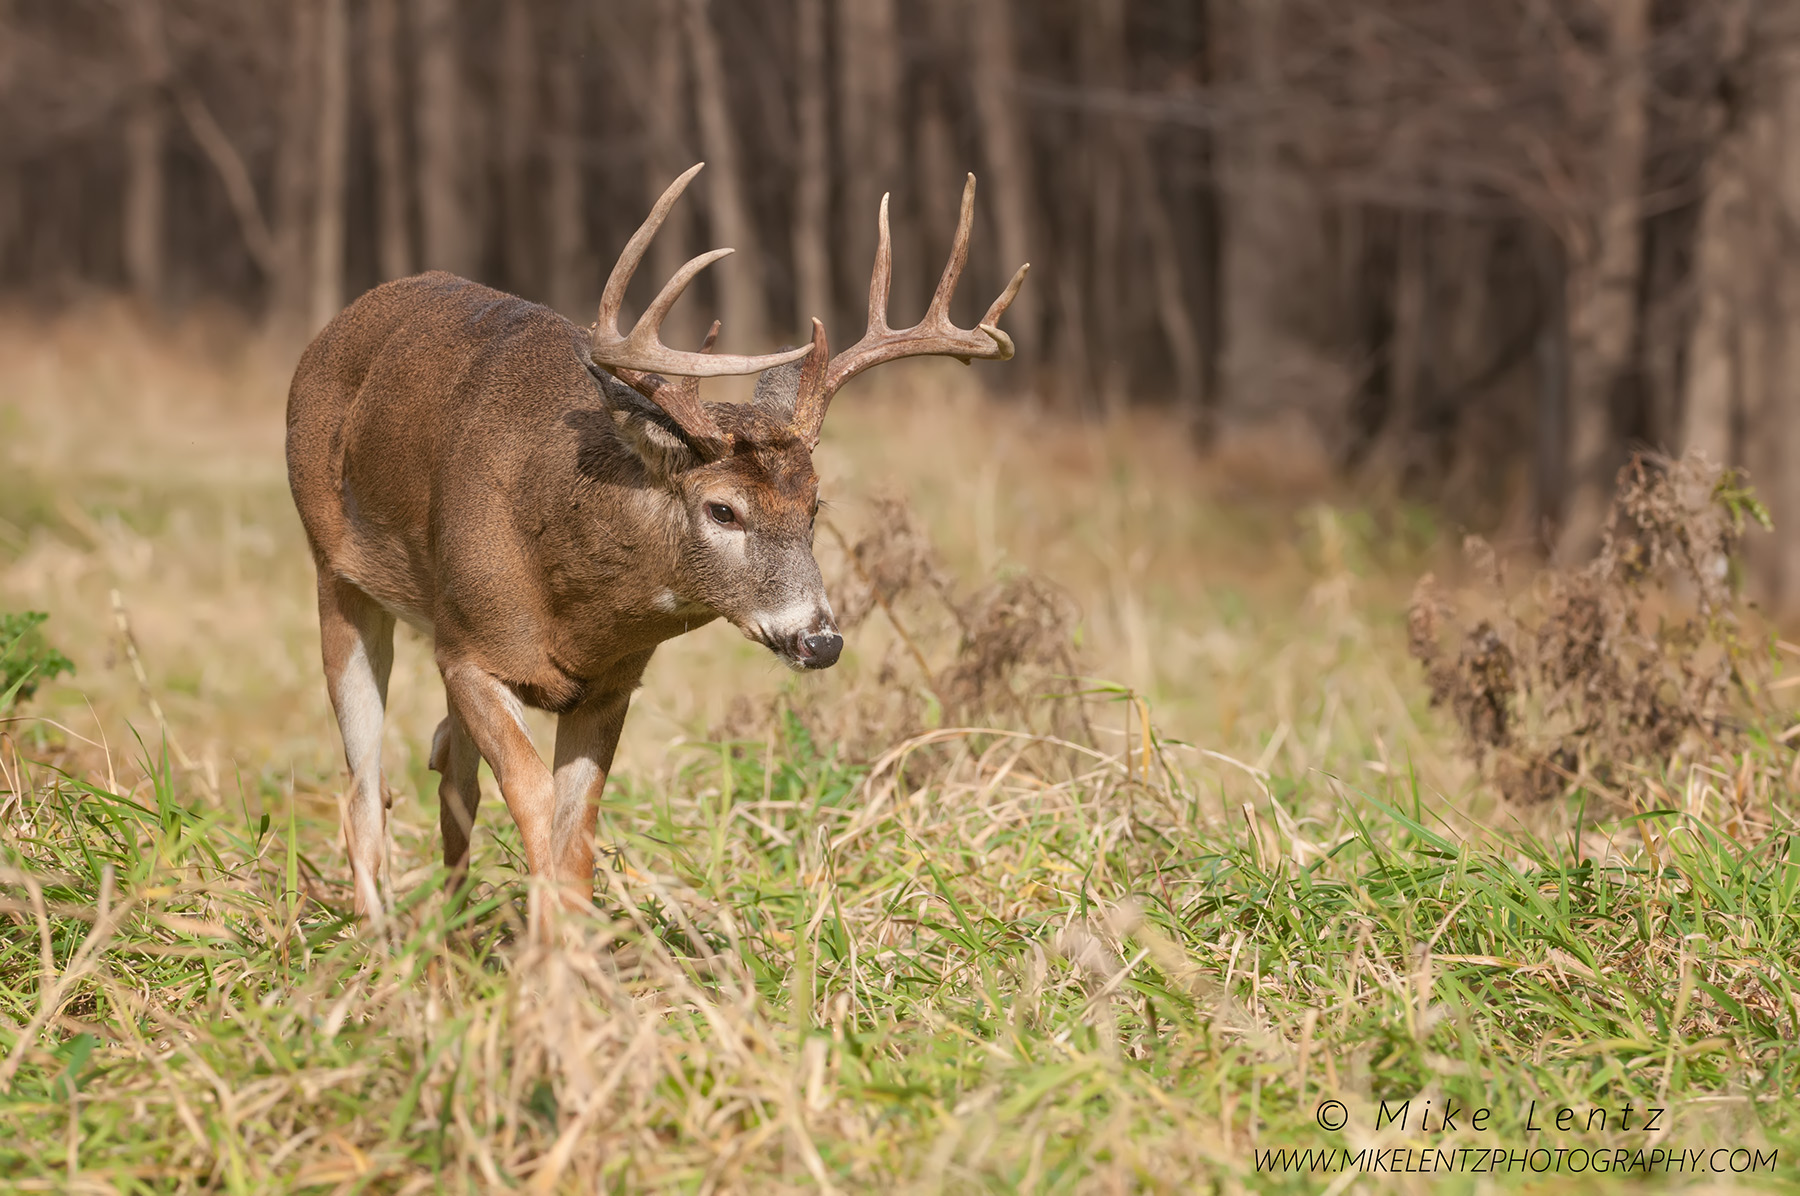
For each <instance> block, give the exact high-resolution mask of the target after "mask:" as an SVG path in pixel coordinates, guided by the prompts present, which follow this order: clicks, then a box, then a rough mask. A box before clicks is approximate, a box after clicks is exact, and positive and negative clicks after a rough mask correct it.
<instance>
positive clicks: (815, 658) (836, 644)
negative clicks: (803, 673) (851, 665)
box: [800, 631, 844, 669]
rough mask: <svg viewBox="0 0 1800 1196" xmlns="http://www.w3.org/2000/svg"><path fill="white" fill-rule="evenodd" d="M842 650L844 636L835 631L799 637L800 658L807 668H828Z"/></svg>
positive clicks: (835, 661) (834, 662)
mask: <svg viewBox="0 0 1800 1196" xmlns="http://www.w3.org/2000/svg"><path fill="white" fill-rule="evenodd" d="M843 650H844V637H843V636H841V635H839V634H838V633H837V632H835V631H822V632H819V633H818V634H816V635H806V636H801V637H800V660H801V662H802V663H803V664H805V665H806V667H807V668H809V669H828V668H830V667H831V666H832V665H834V664H836V663H837V659H838V655H839V654H840V653H842V652H843Z"/></svg>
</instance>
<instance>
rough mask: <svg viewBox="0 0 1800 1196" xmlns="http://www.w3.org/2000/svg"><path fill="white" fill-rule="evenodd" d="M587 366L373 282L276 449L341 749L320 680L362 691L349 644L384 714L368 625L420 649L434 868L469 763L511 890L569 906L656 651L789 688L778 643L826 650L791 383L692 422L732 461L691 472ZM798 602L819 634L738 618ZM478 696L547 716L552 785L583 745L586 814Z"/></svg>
mask: <svg viewBox="0 0 1800 1196" xmlns="http://www.w3.org/2000/svg"><path fill="white" fill-rule="evenodd" d="M588 359H589V348H588V334H587V331H586V330H585V329H581V328H577V327H576V326H574V325H573V324H571V323H569V321H567V320H565V319H564V318H563V317H561V316H559V315H557V314H556V313H555V312H552V311H550V310H548V309H546V308H543V307H540V306H538V305H536V304H532V303H528V302H526V301H525V300H523V299H518V298H514V297H513V296H510V295H505V294H501V293H500V292H498V291H494V290H491V289H489V288H487V287H483V286H480V285H477V284H475V283H472V282H468V281H466V280H464V279H460V278H456V277H454V276H452V275H448V274H443V273H432V274H423V275H420V276H418V277H416V278H408V279H403V280H401V281H398V282H393V283H389V284H387V285H385V286H382V287H378V288H376V289H375V290H373V291H370V292H369V293H368V294H366V295H364V296H363V297H362V298H360V299H358V300H357V301H356V302H355V303H353V304H352V305H351V306H350V307H349V308H347V309H346V310H345V311H344V312H343V313H342V314H341V315H339V316H338V317H337V318H336V319H335V320H333V321H332V322H331V323H330V324H329V325H328V326H327V327H326V328H325V330H324V331H323V332H321V333H320V334H319V336H318V338H317V339H316V340H315V341H314V342H313V343H312V345H311V346H310V347H309V348H308V349H307V350H306V352H305V354H304V355H303V356H302V357H301V359H300V364H299V367H298V369H297V370H296V372H295V375H294V381H293V386H292V389H291V391H290V393H289V398H288V448H287V451H288V474H289V480H290V484H291V486H292V489H293V493H294V501H295V504H296V506H297V507H298V508H299V511H300V517H301V521H302V522H303V523H304V525H305V527H306V533H307V536H308V539H309V541H310V543H311V545H312V549H313V555H314V559H315V561H316V563H317V565H318V570H319V578H320V591H321V598H320V614H321V627H322V629H323V631H324V636H323V638H324V640H325V644H324V648H325V657H326V661H325V664H326V673H327V677H328V679H330V680H331V683H332V685H333V686H334V689H333V697H334V701H337V702H338V706H339V720H340V726H344V724H345V720H346V718H358V717H361V718H364V719H365V720H366V718H367V716H366V715H359V714H357V713H356V711H355V710H351V711H350V712H349V713H347V712H346V703H349V705H351V706H352V707H354V706H355V701H354V699H350V698H347V699H345V700H344V701H339V700H338V689H337V687H338V686H339V684H340V682H339V681H338V680H337V679H338V678H339V677H341V676H343V675H345V673H344V671H345V670H346V669H351V670H352V671H355V670H357V669H359V668H360V667H361V664H360V663H359V658H358V657H357V655H356V647H357V644H358V642H359V641H360V642H361V643H362V644H363V646H364V655H363V658H361V659H366V660H368V661H374V662H376V667H377V672H378V673H379V674H380V676H379V686H380V688H381V689H382V690H383V691H385V663H384V661H385V659H386V658H387V653H388V652H389V649H387V648H386V641H387V640H388V637H391V631H392V618H391V617H388V616H397V617H399V618H402V619H405V620H407V621H408V622H411V623H413V624H415V625H416V626H418V627H420V628H421V629H423V630H426V631H428V632H429V633H430V634H431V635H432V637H433V639H434V643H435V649H436V655H437V660H438V665H439V668H440V670H441V671H442V672H443V674H444V677H445V684H446V690H447V693H448V696H449V704H450V708H451V709H450V716H449V718H447V720H446V724H445V726H444V727H442V728H440V732H439V739H440V744H439V747H438V750H437V751H434V761H433V763H434V767H439V768H440V771H443V772H444V778H445V779H444V783H443V786H442V788H441V791H440V796H441V797H442V799H443V802H444V806H445V830H446V836H445V849H446V857H447V859H448V862H449V863H451V864H452V865H453V866H457V867H460V866H462V864H463V862H464V860H465V859H466V852H467V834H466V829H465V828H466V826H467V823H468V822H469V820H470V818H472V810H473V804H474V800H475V797H476V795H477V790H476V788H475V783H474V772H473V769H474V766H473V764H472V763H469V761H470V760H471V759H472V758H473V755H472V753H471V752H470V751H469V741H471V740H472V743H473V746H474V747H475V748H477V749H479V752H480V755H481V756H483V757H485V758H487V759H488V761H489V763H490V764H492V765H493V766H494V768H495V772H496V774H497V775H498V776H499V778H500V784H501V789H502V792H503V794H504V795H505V796H506V800H507V804H508V806H509V808H511V809H512V812H513V814H514V817H515V818H516V819H518V820H519V822H520V827H521V830H522V831H523V832H524V834H525V838H526V847H527V860H528V863H529V864H530V866H531V869H532V871H533V872H534V873H539V872H542V873H544V874H547V875H554V876H556V877H557V878H558V879H559V880H561V881H563V882H565V884H566V885H567V886H568V887H570V888H571V889H573V890H576V891H577V892H578V893H579V892H585V891H586V890H587V889H588V887H589V882H590V879H591V868H592V857H591V843H584V842H577V840H582V839H583V834H584V830H585V833H586V834H587V835H588V836H590V837H591V831H592V824H593V809H592V801H593V799H596V798H597V797H598V794H599V787H600V785H602V784H604V781H605V776H604V774H605V772H606V770H607V768H608V767H610V763H611V757H612V751H613V747H614V744H615V743H616V740H617V736H618V730H619V726H620V724H622V722H623V717H624V706H625V702H626V700H627V698H628V696H629V694H630V692H631V690H632V689H633V688H635V687H636V686H637V684H638V682H639V679H640V678H641V676H642V675H643V671H644V668H645V666H646V665H647V664H648V662H649V660H650V656H651V653H652V652H654V650H655V648H656V646H657V645H658V644H660V643H662V642H663V641H664V640H666V639H669V638H671V637H673V636H677V635H680V634H682V633H683V632H686V631H690V630H692V629H693V628H695V627H699V626H702V625H703V624H705V623H708V622H710V621H712V620H713V619H715V618H719V617H725V618H728V619H730V620H731V621H732V622H734V623H735V624H736V625H738V626H739V627H740V629H741V630H743V631H744V632H745V634H747V635H750V636H752V637H753V638H757V639H759V640H761V641H763V642H764V643H766V644H768V645H769V647H770V648H771V649H773V650H775V651H777V652H778V653H780V654H781V655H783V656H784V657H786V658H787V659H788V660H789V661H790V663H795V664H804V663H806V661H805V660H804V654H803V652H802V650H801V649H800V648H799V647H798V646H797V645H796V643H795V642H794V641H795V632H796V631H798V632H800V633H801V634H805V633H807V632H830V633H831V634H832V635H834V636H835V627H833V626H832V624H831V617H830V608H829V606H828V605H827V604H826V603H825V601H824V595H823V583H822V582H821V581H820V578H819V571H818V566H817V564H816V563H815V562H814V561H813V558H812V554H811V537H812V519H813V513H814V510H815V508H816V501H817V492H818V481H817V477H816V476H815V474H814V472H813V468H812V460H811V454H810V452H809V451H808V448H807V446H806V445H804V444H802V443H801V442H800V441H799V440H797V439H796V438H795V436H794V435H793V433H792V432H791V431H790V430H789V428H788V426H787V421H786V419H785V416H786V414H787V412H788V411H790V410H791V407H792V385H793V376H794V375H793V372H792V371H783V372H782V374H781V376H778V377H775V378H773V379H770V380H769V381H772V382H773V383H774V385H773V387H772V388H771V387H765V388H764V395H763V399H764V403H763V404H759V405H753V406H737V405H733V404H708V410H709V412H710V413H711V414H712V415H713V417H714V418H715V419H716V420H717V421H718V423H719V426H720V427H721V428H723V429H724V430H725V432H726V433H727V434H728V435H729V438H730V452H729V453H728V454H727V455H726V456H725V457H723V458H722V459H720V460H717V461H712V462H706V461H704V460H703V459H702V457H701V456H700V455H699V454H697V453H696V452H695V451H694V450H693V449H692V448H691V447H690V446H689V444H688V443H687V442H686V441H685V440H684V439H683V434H682V433H681V431H680V430H679V429H678V428H677V427H676V426H675V425H674V424H673V422H672V421H671V420H669V419H668V417H667V416H665V415H664V414H663V413H662V412H661V411H660V410H658V409H657V408H656V407H655V406H654V405H652V404H650V403H649V402H648V401H647V400H644V399H642V398H640V397H638V395H637V394H636V393H635V392H634V391H632V390H630V389H629V388H627V387H625V386H623V385H622V384H620V383H618V382H616V381H614V380H613V379H611V378H610V377H608V376H606V375H604V374H601V373H599V372H598V371H597V370H594V369H591V368H590V367H589V365H588ZM771 373H772V374H773V373H775V372H774V371H771ZM784 404H785V408H784V406H783V405H784ZM719 502H722V503H725V504H727V505H729V506H730V507H731V508H732V509H733V511H734V512H735V513H736V515H737V517H738V520H739V521H740V522H741V524H742V526H743V531H742V533H741V535H742V540H741V544H742V549H743V550H742V552H741V553H740V552H737V551H736V550H735V549H734V548H733V545H735V544H737V543H738V541H735V540H732V539H731V538H730V537H729V536H726V535H725V533H724V532H721V531H720V530H719V529H717V528H716V527H714V526H711V525H710V524H709V520H711V518H712V517H711V515H710V513H709V510H708V507H709V504H712V503H719ZM721 537H723V539H722V538H721ZM807 603H811V604H812V605H813V607H814V608H816V609H817V611H818V612H819V613H818V616H817V617H816V618H815V619H814V620H813V621H812V623H811V624H810V625H809V626H807V627H805V628H797V627H787V626H783V627H773V626H770V625H769V621H768V619H767V618H759V616H762V615H766V614H767V612H771V611H785V610H790V609H796V608H797V607H799V606H804V605H805V604H807ZM833 658H834V659H835V652H834V655H833ZM486 678H491V679H493V680H494V681H495V682H498V683H499V685H501V686H503V687H504V688H505V690H506V691H509V692H510V693H511V694H512V695H513V696H515V697H516V698H517V699H518V700H520V701H522V702H524V703H525V704H527V705H530V706H533V707H537V708H539V709H543V710H548V711H551V712H553V713H556V714H558V715H560V716H562V718H563V720H564V723H563V725H559V729H558V747H557V756H558V770H559V774H560V772H561V769H562V764H563V763H564V761H563V757H564V754H565V751H564V739H565V738H570V739H571V741H572V742H574V741H577V740H583V739H586V740H588V741H590V742H587V743H586V744H585V745H579V744H578V745H577V748H579V750H582V751H585V752H586V753H587V756H586V757H585V758H586V759H588V761H589V763H591V764H592V765H593V769H592V771H593V772H595V773H596V774H597V775H596V776H595V777H593V778H590V779H589V781H588V783H586V784H584V785H583V786H582V788H583V790H584V792H582V793H580V794H568V795H563V794H558V793H554V792H553V790H554V789H555V784H556V782H555V781H554V780H553V778H552V777H551V776H550V775H549V774H548V773H547V772H546V771H545V770H544V768H543V765H542V763H541V761H538V760H537V759H536V756H535V752H531V751H530V743H529V740H528V739H527V738H525V736H524V734H523V731H522V728H518V727H516V725H514V724H516V719H513V718H511V717H509V716H508V715H507V714H506V708H505V706H506V703H505V698H504V695H502V694H501V693H500V692H499V691H498V690H496V689H494V688H493V687H491V686H488V685H487V684H486V682H485V681H484V679H486ZM588 724H593V725H592V726H589V725H588ZM345 729H346V743H347V745H348V743H349V742H350V740H351V738H352V733H353V731H354V728H350V727H345ZM377 734H378V732H377ZM577 748H571V749H570V751H572V752H573V751H576V750H577ZM527 753H529V754H530V757H531V758H530V760H527V758H526V756H527ZM574 758H575V757H571V759H574ZM457 760H460V761H462V763H461V765H460V766H457V765H455V764H454V762H455V761H457ZM533 765H535V768H534V767H533ZM351 768H352V771H353V773H354V772H356V771H357V768H358V761H356V760H352V761H351ZM376 784H377V786H378V779H377V782H376ZM359 801H360V802H361V803H362V806H364V807H366V806H367V805H368V804H369V803H368V799H367V798H366V796H365V795H363V794H362V791H361V789H358V791H357V793H355V794H353V797H352V800H351V807H352V808H351V809H349V810H347V812H346V818H345V822H346V838H347V839H348V840H349V841H350V842H349V845H350V848H351V856H352V865H353V871H354V872H356V873H357V874H358V875H357V879H358V887H357V895H358V901H357V903H358V907H359V909H360V910H362V912H365V913H375V912H378V907H377V906H376V905H375V901H376V890H375V887H374V876H373V874H374V873H376V872H378V871H379V870H380V863H379V857H378V850H377V848H376V847H374V846H372V845H370V844H367V843H365V842H360V841H359V840H360V839H366V837H367V830H368V829H369V826H370V825H372V824H369V820H368V818H367V817H361V818H359V817H358V816H357V808H358V807H357V802H359ZM572 804H573V805H578V806H579V807H581V809H579V810H573V809H570V808H569V807H570V806H571V805H572ZM583 811H585V813H583ZM362 813H363V814H364V815H368V814H369V813H370V812H369V811H368V810H366V809H363V811H362ZM569 819H573V820H574V821H573V823H572V824H571V825H569V826H568V827H567V828H566V829H567V831H568V834H569V835H570V836H572V838H562V839H560V841H553V840H556V839H557V838H558V837H557V836H554V835H550V834H549V833H548V828H547V827H546V826H545V825H542V824H544V823H546V822H550V823H558V824H560V823H562V822H564V821H567V820H569ZM383 822H385V820H384V819H383Z"/></svg>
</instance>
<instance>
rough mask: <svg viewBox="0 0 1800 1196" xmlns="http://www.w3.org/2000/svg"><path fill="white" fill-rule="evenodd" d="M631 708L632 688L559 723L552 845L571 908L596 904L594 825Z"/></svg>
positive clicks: (596, 700)
mask: <svg viewBox="0 0 1800 1196" xmlns="http://www.w3.org/2000/svg"><path fill="white" fill-rule="evenodd" d="M645 659H646V660H648V659H649V658H648V656H646V657H645ZM638 671H639V672H640V673H641V672H642V667H641V666H640V668H639V670H638ZM630 704H631V690H630V688H624V689H619V690H613V691H610V692H605V693H601V694H597V695H593V696H590V697H589V698H588V700H587V701H585V702H583V703H582V704H581V705H580V706H578V707H576V708H575V709H574V710H571V711H570V712H569V713H567V714H565V715H563V716H562V717H561V718H560V719H558V720H557V723H556V816H555V818H554V820H553V821H552V823H551V831H550V840H551V851H552V852H553V853H554V854H555V857H556V861H557V863H556V875H557V880H558V882H559V883H560V885H561V887H562V890H563V893H564V898H563V899H564V901H565V902H568V903H569V904H572V905H587V904H590V903H592V901H593V899H594V825H595V822H596V821H597V820H598V818H599V814H600V794H601V792H602V790H604V789H605V787H606V777H607V774H608V773H609V772H611V771H612V762H613V751H614V749H615V748H617V747H618V745H619V732H620V731H621V730H622V729H623V728H624V726H625V712H626V710H627V709H628V708H629V706H630Z"/></svg>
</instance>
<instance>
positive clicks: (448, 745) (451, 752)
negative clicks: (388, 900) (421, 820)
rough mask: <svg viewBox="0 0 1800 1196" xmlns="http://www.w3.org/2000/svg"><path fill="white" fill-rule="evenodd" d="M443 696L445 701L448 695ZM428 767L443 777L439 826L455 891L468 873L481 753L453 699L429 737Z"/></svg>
mask: <svg viewBox="0 0 1800 1196" xmlns="http://www.w3.org/2000/svg"><path fill="white" fill-rule="evenodd" d="M445 698H446V701H448V695H447V694H446V695H445ZM431 767H432V768H433V769H434V770H436V771H437V772H438V774H439V775H441V776H442V777H443V780H441V781H439V782H438V829H439V830H440V831H441V832H442V833H443V836H444V866H445V867H447V868H448V869H450V879H449V887H450V889H451V890H453V891H454V890H455V889H458V888H460V887H461V886H462V883H463V881H464V879H465V878H466V877H467V876H468V873H469V839H470V837H471V836H472V835H473V834H474V831H475V807H476V806H477V805H479V804H480V802H481V776H480V768H481V753H480V751H479V750H478V749H477V748H476V746H475V740H474V739H473V738H471V737H470V735H469V728H468V727H467V726H465V725H464V724H463V721H462V718H461V717H460V716H459V715H458V714H457V713H456V705H455V703H453V702H452V703H450V713H449V714H447V715H445V716H444V720H443V721H442V722H440V723H439V724H438V726H437V731H436V733H435V734H433V735H432V737H431Z"/></svg>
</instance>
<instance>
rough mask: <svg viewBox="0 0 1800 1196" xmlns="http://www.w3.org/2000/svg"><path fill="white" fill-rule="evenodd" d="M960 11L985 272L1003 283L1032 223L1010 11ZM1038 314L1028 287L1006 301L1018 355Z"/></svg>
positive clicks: (1035, 330)
mask: <svg viewBox="0 0 1800 1196" xmlns="http://www.w3.org/2000/svg"><path fill="white" fill-rule="evenodd" d="M962 7H963V8H964V9H965V13H966V26H967V27H968V28H971V29H972V31H973V40H974V46H975V61H974V65H973V68H972V69H971V71H970V73H969V77H970V80H971V81H972V82H973V84H974V88H975V115H976V120H977V123H978V124H979V126H980V129H981V138H982V156H983V157H984V159H985V160H986V170H985V171H984V172H983V174H982V189H983V191H984V192H985V193H986V194H987V195H989V196H992V200H991V202H992V203H993V205H994V206H993V208H992V211H993V213H994V234H995V235H994V239H993V246H994V248H993V251H992V252H993V256H994V258H995V259H996V261H997V268H996V269H995V270H994V271H993V274H994V276H995V277H998V278H1007V277H1009V276H1010V275H1011V272H1012V271H1014V270H1017V269H1018V268H1019V267H1020V266H1021V265H1022V264H1024V263H1025V262H1026V261H1028V260H1030V258H1031V254H1032V248H1031V247H1032V244H1033V242H1034V241H1035V240H1036V238H1037V235H1038V234H1037V230H1036V227H1035V225H1034V223H1033V220H1034V216H1035V214H1036V211H1037V205H1036V204H1034V203H1033V202H1032V192H1033V187H1032V170H1031V142H1030V138H1029V137H1028V136H1027V134H1026V129H1025V117H1024V112H1023V111H1022V110H1021V108H1020V106H1019V99H1018V95H1017V92H1016V90H1015V89H1016V87H1017V85H1018V73H1019V68H1018V52H1017V49H1016V47H1015V46H1014V41H1013V24H1012V13H1011V12H1010V11H1009V8H1008V5H1007V4H1006V3H1005V2H1004V0H963V4H962ZM984 202H988V201H986V200H984ZM1042 311H1043V308H1042V306H1041V305H1040V302H1039V300H1038V297H1037V291H1036V290H1035V289H1034V288H1033V287H1031V286H1027V287H1026V288H1025V289H1024V290H1022V291H1020V292H1019V297H1018V298H1017V299H1015V300H1014V301H1013V305H1012V309H1011V310H1010V311H1009V312H1008V313H1007V316H1006V321H1007V327H1008V328H1010V329H1011V331H1012V336H1013V340H1014V342H1015V343H1017V345H1018V346H1019V350H1020V352H1021V353H1029V352H1030V351H1031V350H1032V348H1033V346H1035V345H1039V344H1041V337H1042V332H1043V329H1042V325H1041V323H1040V321H1041V319H1042V314H1041V313H1042Z"/></svg>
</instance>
